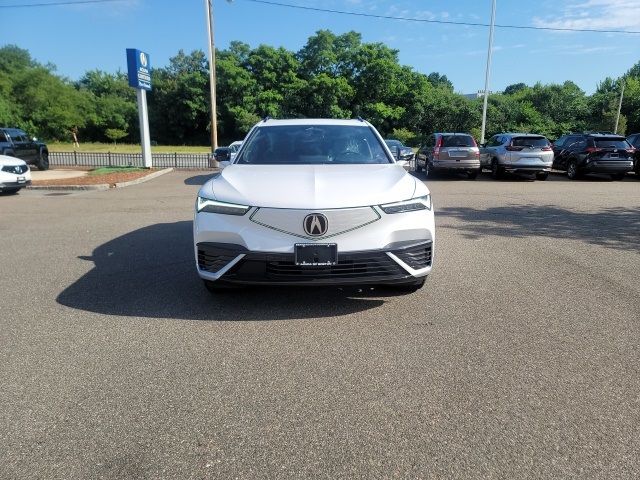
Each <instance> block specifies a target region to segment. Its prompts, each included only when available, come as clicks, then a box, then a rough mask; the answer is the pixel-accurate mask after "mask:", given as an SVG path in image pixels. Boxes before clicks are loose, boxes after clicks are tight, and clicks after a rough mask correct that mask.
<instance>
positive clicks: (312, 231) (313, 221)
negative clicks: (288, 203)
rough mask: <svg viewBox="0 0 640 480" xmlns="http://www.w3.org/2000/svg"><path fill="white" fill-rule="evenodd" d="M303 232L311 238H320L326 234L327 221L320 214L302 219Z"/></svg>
mask: <svg viewBox="0 0 640 480" xmlns="http://www.w3.org/2000/svg"><path fill="white" fill-rule="evenodd" d="M302 224H303V226H304V231H305V232H306V234H307V235H310V236H312V237H320V236H322V235H324V234H325V233H327V230H328V229H329V220H327V217H325V216H324V215H322V214H321V213H312V214H310V215H307V216H306V217H304V221H303V222H302Z"/></svg>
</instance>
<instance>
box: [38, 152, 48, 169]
mask: <svg viewBox="0 0 640 480" xmlns="http://www.w3.org/2000/svg"><path fill="white" fill-rule="evenodd" d="M38 170H49V154H48V153H47V152H42V153H41V154H40V158H39V159H38Z"/></svg>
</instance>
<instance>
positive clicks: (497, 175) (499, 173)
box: [491, 158, 504, 180]
mask: <svg viewBox="0 0 640 480" xmlns="http://www.w3.org/2000/svg"><path fill="white" fill-rule="evenodd" d="M503 176H504V170H503V169H502V167H500V165H498V159H497V158H494V159H493V160H492V161H491V177H492V178H494V179H496V180H500V179H501V178H502V177H503Z"/></svg>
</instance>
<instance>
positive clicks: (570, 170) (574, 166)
mask: <svg viewBox="0 0 640 480" xmlns="http://www.w3.org/2000/svg"><path fill="white" fill-rule="evenodd" d="M567 177H568V178H569V179H571V180H576V179H577V178H578V177H579V174H578V163H577V162H576V161H575V160H569V163H568V164H567Z"/></svg>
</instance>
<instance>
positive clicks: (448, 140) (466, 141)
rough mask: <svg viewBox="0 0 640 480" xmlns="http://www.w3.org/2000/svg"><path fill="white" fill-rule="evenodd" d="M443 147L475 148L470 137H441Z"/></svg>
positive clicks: (474, 143)
mask: <svg viewBox="0 0 640 480" xmlns="http://www.w3.org/2000/svg"><path fill="white" fill-rule="evenodd" d="M442 146H443V147H475V146H476V142H475V141H474V140H473V137H472V136H470V135H443V136H442Z"/></svg>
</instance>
